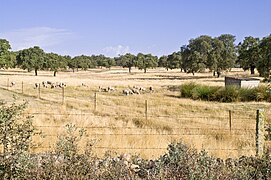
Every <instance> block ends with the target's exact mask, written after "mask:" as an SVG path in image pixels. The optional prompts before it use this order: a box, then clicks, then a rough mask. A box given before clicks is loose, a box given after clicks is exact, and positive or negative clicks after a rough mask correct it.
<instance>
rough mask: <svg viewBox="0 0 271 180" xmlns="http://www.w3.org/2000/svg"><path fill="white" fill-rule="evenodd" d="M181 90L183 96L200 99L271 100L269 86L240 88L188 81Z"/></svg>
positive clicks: (221, 100)
mask: <svg viewBox="0 0 271 180" xmlns="http://www.w3.org/2000/svg"><path fill="white" fill-rule="evenodd" d="M180 91H181V97H185V98H191V99H194V100H198V99H199V100H206V101H218V102H239V101H242V102H244V101H267V102H271V88H270V87H268V86H259V87H256V88H238V87H236V86H227V87H217V86H206V85H198V84H195V83H187V84H183V85H182V86H181V87H180Z"/></svg>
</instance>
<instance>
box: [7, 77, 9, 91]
mask: <svg viewBox="0 0 271 180" xmlns="http://www.w3.org/2000/svg"><path fill="white" fill-rule="evenodd" d="M7 90H9V78H8V81H7Z"/></svg>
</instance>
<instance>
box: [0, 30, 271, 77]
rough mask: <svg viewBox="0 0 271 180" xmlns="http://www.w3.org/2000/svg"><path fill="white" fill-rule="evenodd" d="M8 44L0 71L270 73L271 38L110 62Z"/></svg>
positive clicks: (193, 44) (203, 39) (220, 41)
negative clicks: (237, 70) (240, 70)
mask: <svg viewBox="0 0 271 180" xmlns="http://www.w3.org/2000/svg"><path fill="white" fill-rule="evenodd" d="M10 50H11V46H10V43H9V41H8V40H6V39H0V68H4V69H7V68H15V67H19V68H22V69H26V70H28V71H32V70H34V71H35V75H37V72H38V71H39V70H50V71H53V72H54V76H56V73H57V72H58V71H61V70H66V69H68V68H69V69H72V70H73V72H74V71H75V70H78V69H82V70H87V69H89V68H97V67H106V68H111V67H112V66H122V67H124V68H128V69H129V72H131V69H132V67H137V68H138V69H141V70H144V72H147V69H149V68H156V67H164V68H166V69H167V70H169V69H180V70H181V71H184V72H187V73H192V74H194V73H197V72H201V71H204V70H206V69H209V70H210V71H212V72H213V74H214V76H215V75H217V76H218V77H219V76H220V74H221V73H222V72H223V71H227V70H230V69H231V68H233V67H240V68H243V69H244V70H250V72H251V74H254V72H255V69H257V70H258V72H259V74H260V76H262V77H265V78H269V77H270V70H271V35H269V36H267V37H264V38H262V39H260V38H255V37H252V36H249V37H245V39H244V40H243V42H240V43H239V44H238V45H236V44H235V36H233V35H231V34H222V35H220V36H219V37H211V36H207V35H202V36H199V37H197V38H195V39H191V40H189V43H188V45H183V46H182V47H181V48H180V50H179V51H177V52H173V53H172V54H169V55H164V56H161V57H157V56H154V55H152V54H143V53H138V54H137V55H134V54H131V53H126V54H124V55H119V56H118V57H114V58H110V57H106V56H104V55H92V56H86V55H81V56H75V57H73V58H72V57H71V56H68V55H67V56H62V55H59V54H56V53H46V52H44V51H43V50H42V49H41V48H40V47H38V46H34V47H31V48H28V49H23V50H20V51H16V52H13V51H10Z"/></svg>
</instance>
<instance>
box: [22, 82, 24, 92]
mask: <svg viewBox="0 0 271 180" xmlns="http://www.w3.org/2000/svg"><path fill="white" fill-rule="evenodd" d="M22 94H24V82H23V81H22Z"/></svg>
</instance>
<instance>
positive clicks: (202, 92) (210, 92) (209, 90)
mask: <svg viewBox="0 0 271 180" xmlns="http://www.w3.org/2000/svg"><path fill="white" fill-rule="evenodd" d="M218 89H219V87H215V86H205V85H197V86H196V87H194V88H193V89H192V98H193V99H200V100H206V101H210V100H212V99H213V96H214V93H215V92H216V91H218Z"/></svg>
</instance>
